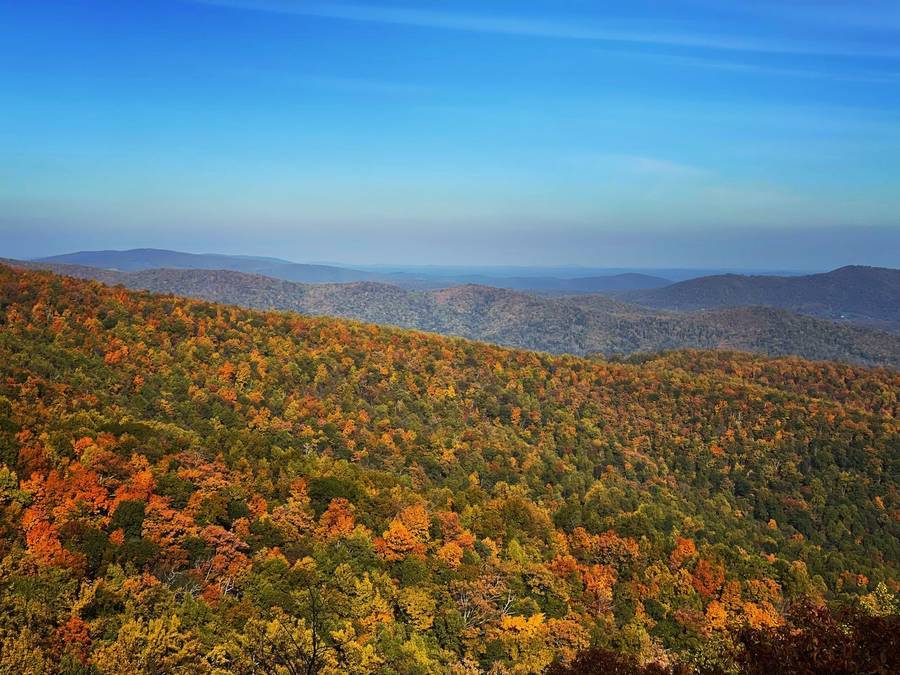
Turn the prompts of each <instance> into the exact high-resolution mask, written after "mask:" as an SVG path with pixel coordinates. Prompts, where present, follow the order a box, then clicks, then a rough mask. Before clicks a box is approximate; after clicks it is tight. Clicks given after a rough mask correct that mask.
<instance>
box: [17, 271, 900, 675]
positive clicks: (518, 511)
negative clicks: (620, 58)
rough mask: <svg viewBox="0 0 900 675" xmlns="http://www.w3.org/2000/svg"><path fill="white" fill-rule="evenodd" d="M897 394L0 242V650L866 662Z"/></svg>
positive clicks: (889, 501) (887, 602)
mask: <svg viewBox="0 0 900 675" xmlns="http://www.w3.org/2000/svg"><path fill="white" fill-rule="evenodd" d="M489 300H490V298H487V299H486V298H485V295H484V294H483V293H482V292H481V290H480V289H477V288H464V289H462V290H460V291H457V292H453V293H447V294H444V295H442V296H440V297H438V298H436V299H435V300H434V301H435V302H437V303H440V304H442V305H447V306H451V307H453V308H455V309H457V310H459V311H467V312H468V311H476V310H481V309H483V308H484V307H485V304H484V303H485V302H489ZM898 391H900V381H898V374H897V372H896V371H892V370H888V369H866V368H861V367H853V366H847V365H840V364H835V363H821V362H810V361H805V360H802V359H796V358H791V359H766V358H762V357H758V356H750V355H747V354H725V353H710V352H683V351H680V352H675V353H668V354H664V355H654V356H651V357H646V358H642V359H635V362H633V363H616V362H606V361H603V360H600V359H583V358H576V357H572V356H551V355H549V354H545V353H538V352H531V351H521V350H512V349H507V348H502V347H498V346H495V345H489V344H484V343H477V342H471V341H467V340H463V339H458V338H447V337H442V336H438V335H429V334H424V333H421V332H415V331H405V330H400V329H395V328H384V327H379V326H375V325H372V324H362V323H358V322H353V321H346V320H338V319H331V318H315V317H305V316H301V315H298V314H296V313H290V312H284V313H278V312H261V311H256V310H249V309H242V308H238V307H235V306H225V305H220V304H211V303H208V302H204V301H198V300H190V299H185V298H178V297H173V296H160V295H153V294H150V293H147V292H143V291H141V292H138V291H129V290H127V289H123V288H121V287H119V288H116V287H110V286H106V285H103V284H100V283H96V282H93V281H87V280H80V279H74V278H71V277H61V276H56V275H53V274H50V273H47V272H40V271H30V270H23V269H13V268H11V267H8V266H0V533H2V536H0V570H2V574H0V609H2V612H0V616H2V625H0V672H23V673H25V672H28V673H56V672H70V673H98V674H99V675H118V674H119V673H170V672H171V673H176V672H181V673H187V672H190V673H209V674H217V673H226V672H227V673H239V674H243V675H250V674H251V673H258V672H271V673H292V672H297V673H299V672H316V673H323V674H325V675H338V674H339V673H350V674H352V675H363V674H365V673H372V672H385V673H478V672H484V673H498V674H499V673H510V674H512V673H523V674H524V673H542V672H545V671H546V670H547V669H553V671H554V672H573V673H575V672H644V671H642V670H638V667H637V666H638V664H654V668H653V669H650V670H648V671H647V672H653V673H658V674H659V673H668V672H677V673H689V672H697V673H710V672H722V673H733V672H739V667H740V666H741V664H745V663H754V662H757V659H758V658H760V657H763V658H765V657H768V658H769V659H770V660H773V661H774V662H776V663H778V662H779V659H782V660H783V659H784V658H786V657H785V656H784V655H789V656H790V658H791V659H792V662H800V663H803V664H804V665H806V666H809V667H807V668H806V670H805V671H804V670H798V671H797V672H873V673H874V672H896V671H897V668H898V667H900V659H898V650H896V649H893V648H892V647H891V645H896V639H897V638H896V636H897V628H898V620H897V617H896V599H895V595H894V593H895V592H896V591H895V589H897V588H898V580H900V567H898V560H900V518H898V491H897V476H898V472H900V466H898V462H900V457H898V447H900V439H898V426H897V423H896V414H897V392H898ZM825 603H828V604H827V605H826V604H825ZM840 606H848V607H850V608H855V609H853V611H854V613H853V614H851V615H850V616H849V618H842V617H844V616H845V615H843V614H840V613H839V612H840V611H841V610H839V607H840ZM829 607H832V608H833V609H829ZM804 608H806V609H804ZM804 612H805V613H804ZM832 612H833V613H832ZM804 617H805V618H804ZM810 645H812V648H810ZM770 646H771V649H770ZM776 647H777V650H778V651H775V652H773V651H772V649H774V648H776ZM607 652H609V653H611V654H613V655H614V656H615V658H616V659H618V658H622V659H627V660H628V661H627V662H628V663H629V664H631V665H630V666H628V667H626V666H621V667H617V668H615V669H610V668H608V667H607V668H602V669H598V668H594V669H587V668H583V667H581V666H580V664H581V663H582V662H584V661H588V662H590V661H591V660H592V659H594V660H597V659H607V660H608V659H609V658H613V657H611V656H609V654H608V653H607ZM810 652H812V653H811V655H810V656H806V657H805V656H804V655H806V654H809V653H810ZM773 654H774V655H773ZM804 659H805V660H804ZM812 659H815V660H812ZM759 662H760V663H765V661H759ZM569 664H572V665H571V667H570V666H569ZM810 664H812V665H810ZM822 664H828V665H822ZM835 664H843V665H842V666H841V667H838V666H837V665H835ZM560 668H563V669H566V670H562V671H560V670H559V669H560ZM670 669H671V670H670ZM775 670H777V669H773V670H772V672H775ZM753 672H757V671H753Z"/></svg>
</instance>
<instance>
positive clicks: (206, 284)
mask: <svg viewBox="0 0 900 675" xmlns="http://www.w3.org/2000/svg"><path fill="white" fill-rule="evenodd" d="M16 264H25V265H32V266H38V267H47V268H49V269H52V270H53V271H56V272H59V273H62V274H69V275H72V276H76V277H82V278H93V279H97V280H100V281H103V282H104V283H109V284H122V285H124V286H127V287H129V288H137V289H145V290H151V291H155V292H159V293H172V294H176V295H183V296H189V297H194V298H201V299H204V300H210V301H214V302H222V303H228V304H236V305H241V306H244V307H254V308H258V309H279V310H290V311H296V312H302V313H304V314H313V315H325V316H337V317H345V318H352V319H358V320H361V321H368V322H372V323H379V324H387V325H393V326H399V327H404V328H416V329H419V330H425V331H430V332H436V333H442V334H445V335H457V336H461V337H467V338H471V339H477V340H483V341H487V342H495V343H497V344H501V345H507V346H512V347H521V348H526V349H536V350H540V351H548V352H551V353H570V354H580V355H584V354H589V353H595V352H599V353H602V354H606V355H616V354H621V355H627V354H632V353H635V352H651V351H658V350H661V349H681V348H706V349H739V350H747V351H753V352H758V353H763V354H769V355H773V356H778V355H788V354H796V355H799V356H803V357H806V358H811V359H829V360H838V361H847V362H852V363H861V364H870V365H878V364H884V365H891V366H894V367H898V366H900V337H898V336H896V335H891V334H888V333H883V332H879V331H873V330H867V329H863V328H858V327H855V326H848V325H838V324H835V323H832V322H828V321H823V320H818V319H815V318H811V317H807V316H800V315H797V314H792V313H790V312H787V311H784V310H776V309H772V308H765V307H741V308H728V309H722V310H709V311H699V312H690V313H677V312H663V311H655V310H649V309H644V308H640V307H636V306H634V305H627V304H624V303H621V302H618V301H615V300H611V299H609V298H607V297H605V296H599V295H575V296H571V297H544V296H539V295H532V294H526V293H522V292H517V291H511V290H506V289H499V288H492V287H486V286H476V285H467V286H459V287H453V288H449V289H441V290H436V291H427V292H422V291H412V290H407V289H403V288H400V287H398V286H394V285H389V284H383V283H375V282H356V283H349V284H317V285H303V284H295V283H292V282H287V281H282V280H279V279H273V278H270V277H265V276H261V275H248V274H243V273H238V272H230V271H222V270H169V269H162V270H144V271H140V272H132V273H122V272H116V271H113V270H98V269H94V268H88V267H78V266H59V265H48V264H46V263H16Z"/></svg>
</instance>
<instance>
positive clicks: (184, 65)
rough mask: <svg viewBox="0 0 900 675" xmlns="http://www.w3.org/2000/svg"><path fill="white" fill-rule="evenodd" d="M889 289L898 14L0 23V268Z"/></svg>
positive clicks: (488, 13)
mask: <svg viewBox="0 0 900 675" xmlns="http://www.w3.org/2000/svg"><path fill="white" fill-rule="evenodd" d="M134 247H158V248H171V249H178V250H188V251H194V252H217V253H242V254H254V255H276V256H279V257H283V258H289V259H292V260H296V261H301V262H310V261H325V260H327V261H332V262H343V263H347V264H379V263H381V264H457V265H465V264H472V265H583V266H592V267H602V266H610V267H660V266H668V267H676V266H681V267H726V266H728V267H734V268H754V269H828V268H833V267H837V266H840V265H844V264H851V263H853V264H872V265H884V266H893V267H897V266H900V3H898V2H897V1H896V0H792V1H791V2H785V1H784V0H689V1H681V0H658V1H655V2H651V1H648V0H623V1H621V2H604V1H602V0H551V1H547V0H528V1H527V2H526V1H524V0H520V1H519V2H513V1H512V0H505V1H498V0H480V1H478V2H472V1H470V0H454V1H453V2H437V1H427V0H399V1H398V0H375V1H374V2H367V1H364V0H355V1H354V0H348V1H346V2H345V1H344V0H317V1H310V2H307V1H305V0H52V1H51V0H0V256H6V257H37V256H42V255H51V254H57V253H63V252H69V251H73V250H82V249H109V248H134Z"/></svg>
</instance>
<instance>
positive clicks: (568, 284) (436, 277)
mask: <svg viewBox="0 0 900 675" xmlns="http://www.w3.org/2000/svg"><path fill="white" fill-rule="evenodd" d="M35 262H44V263H52V264H66V265H85V266H87V267H98V268H102V269H109V270H118V271H121V272H139V271H143V270H150V269H204V270H231V271H234V272H246V273H248V274H263V275H265V276H268V277H273V278H275V279H283V280H285V281H297V282H301V283H348V282H352V281H379V282H382V283H389V284H395V285H397V286H402V287H404V288H411V289H417V290H429V289H438V288H448V287H451V286H459V285H462V284H482V285H485V286H494V287H497V288H509V289H515V290H526V291H535V292H540V293H554V294H561V293H606V292H617V291H629V290H645V289H651V288H659V287H662V286H667V285H669V284H670V283H671V282H670V281H669V280H668V279H664V278H661V277H658V276H653V275H649V274H639V273H624V274H610V275H593V276H584V277H577V278H569V277H556V276H550V275H546V276H545V275H537V276H525V275H516V276H502V275H492V274H482V273H475V274H473V273H471V272H465V271H460V272H450V271H447V270H439V271H436V272H435V273H425V272H409V271H365V270H358V269H353V268H349V267H343V266H337V265H318V264H303V263H294V262H290V261H288V260H282V259H280V258H262V257H253V256H232V255H218V254H196V253H182V252H180V251H168V250H163V249H152V248H141V249H131V250H127V251H79V252H77V253H67V254H65V255H57V256H50V257H47V258H38V259H37V260H36V261H35Z"/></svg>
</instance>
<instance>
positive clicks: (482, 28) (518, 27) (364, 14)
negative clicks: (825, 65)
mask: <svg viewBox="0 0 900 675" xmlns="http://www.w3.org/2000/svg"><path fill="white" fill-rule="evenodd" d="M184 1H186V2H192V3H196V4H205V5H215V6H219V7H229V8H233V9H245V10H252V11H260V12H275V13H282V14H296V15H301V16H314V17H321V18H329V19H340V20H346V21H362V22H369V23H383V24H393V25H403V26H416V27H422V28H435V29H443V30H455V31H465V32H475V33H491V34H497V35H511V36H519V37H531V38H544V39H557V40H580V41H596V42H618V43H630V44H640V45H655V46H668V47H693V48H702V49H716V50H725V51H743V52H760V53H773V54H775V53H778V54H808V55H828V56H845V57H860V56H864V57H872V56H878V57H882V58H900V51H898V50H882V49H873V48H868V47H853V48H848V47H845V46H843V45H835V44H812V43H810V44H802V43H800V42H796V41H791V42H775V41H766V40H759V39H753V38H743V37H739V36H734V35H714V34H706V33H671V32H664V31H659V32H657V31H646V30H634V31H630V30H621V29H606V28H604V27H602V26H598V25H596V24H594V25H591V24H583V23H574V22H566V21H553V20H535V19H526V18H521V17H514V16H498V15H487V14H467V13H461V12H447V11H435V10H430V9H411V8H408V7H389V6H385V5H359V4H343V3H329V4H321V3H307V2H303V1H302V0H184Z"/></svg>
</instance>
